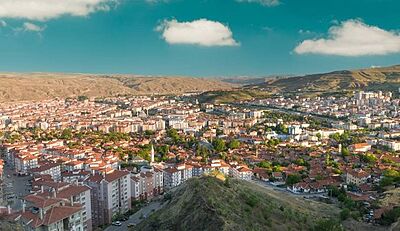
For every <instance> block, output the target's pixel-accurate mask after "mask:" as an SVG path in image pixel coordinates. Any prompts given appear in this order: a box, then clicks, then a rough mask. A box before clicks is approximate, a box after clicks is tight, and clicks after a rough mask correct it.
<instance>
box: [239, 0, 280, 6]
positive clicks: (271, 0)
mask: <svg viewBox="0 0 400 231" xmlns="http://www.w3.org/2000/svg"><path fill="white" fill-rule="evenodd" d="M236 1H237V2H248V3H258V4H261V5H263V6H270V7H271V6H277V5H279V4H281V2H280V0H236Z"/></svg>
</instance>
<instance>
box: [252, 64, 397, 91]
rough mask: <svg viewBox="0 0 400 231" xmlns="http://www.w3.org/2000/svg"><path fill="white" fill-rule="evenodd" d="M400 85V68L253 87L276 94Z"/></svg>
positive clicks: (324, 74)
mask: <svg viewBox="0 0 400 231" xmlns="http://www.w3.org/2000/svg"><path fill="white" fill-rule="evenodd" d="M399 84H400V66H399V65H398V66H392V67H384V68H369V69H360V70H353V71H347V70H345V71H335V72H330V73H323V74H313V75H306V76H299V77H290V78H280V79H274V80H269V81H266V83H263V84H259V85H253V86H251V87H256V88H263V89H268V90H270V91H274V92H293V91H303V92H307V91H311V92H312V91H320V92H324V91H337V90H352V89H373V90H379V89H380V90H394V87H396V86H397V87H398V86H399Z"/></svg>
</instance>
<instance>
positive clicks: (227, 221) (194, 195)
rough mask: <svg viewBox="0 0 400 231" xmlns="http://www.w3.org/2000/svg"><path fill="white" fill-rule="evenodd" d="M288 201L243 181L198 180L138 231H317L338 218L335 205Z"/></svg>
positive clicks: (177, 193) (282, 195)
mask: <svg viewBox="0 0 400 231" xmlns="http://www.w3.org/2000/svg"><path fill="white" fill-rule="evenodd" d="M287 197H288V195H285V193H282V192H276V191H274V190H271V191H268V190H266V189H265V188H263V187H260V186H258V185H256V184H254V183H249V182H244V181H240V180H232V179H231V180H229V181H221V180H219V179H217V178H214V177H202V178H193V179H190V180H189V181H187V183H185V184H184V185H182V186H180V187H179V188H178V189H177V190H176V191H174V192H173V193H171V200H170V201H169V202H165V203H168V204H166V205H165V206H164V207H163V208H162V209H161V210H159V211H157V212H155V213H154V214H153V215H151V216H150V217H149V218H147V219H146V220H145V221H144V222H142V223H141V224H140V225H139V226H138V227H137V230H149V231H150V230H152V231H155V230H171V231H172V230H191V231H196V230H199V231H200V230H201V231H205V230H314V228H315V227H316V226H317V225H318V224H319V223H320V222H321V221H326V219H330V218H333V217H335V218H337V217H338V216H337V215H338V209H337V208H335V207H334V206H332V205H328V204H323V203H319V202H315V201H311V200H306V199H303V198H302V197H299V198H294V197H291V198H287ZM330 221H332V220H330ZM333 224H335V223H333ZM335 227H336V228H334V229H330V230H342V228H341V227H340V224H339V223H337V224H336V226H335Z"/></svg>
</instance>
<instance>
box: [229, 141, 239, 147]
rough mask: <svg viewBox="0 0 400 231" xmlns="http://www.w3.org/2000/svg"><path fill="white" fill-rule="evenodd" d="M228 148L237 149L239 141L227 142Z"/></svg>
mask: <svg viewBox="0 0 400 231" xmlns="http://www.w3.org/2000/svg"><path fill="white" fill-rule="evenodd" d="M228 147H229V148H230V149H237V148H239V147H240V141H239V140H231V142H229V144H228Z"/></svg>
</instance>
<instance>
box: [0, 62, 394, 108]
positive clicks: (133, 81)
mask: <svg viewBox="0 0 400 231" xmlns="http://www.w3.org/2000/svg"><path fill="white" fill-rule="evenodd" d="M399 87H400V65H397V66H391V67H382V68H381V67H379V68H368V69H360V70H344V71H335V72H330V73H323V74H313V75H305V76H297V77H287V76H270V77H265V78H251V77H237V78H192V77H173V76H171V77H169V76H165V77H158V76H157V77H147V76H146V77H142V76H136V75H93V74H64V73H24V74H20V73H0V102H14V101H31V100H44V99H51V98H56V97H60V98H65V97H76V96H79V95H86V96H89V97H107V96H117V95H165V94H180V93H186V92H207V91H214V93H212V94H213V95H215V94H218V92H215V91H220V92H221V93H222V94H223V95H224V97H225V98H232V97H230V95H231V94H234V97H233V98H235V100H240V99H241V98H244V99H247V98H252V97H257V95H259V96H263V97H264V94H259V93H257V91H259V90H261V91H262V92H267V93H268V94H269V93H278V92H282V93H295V92H296V93H298V92H304V93H309V92H312V93H324V92H332V91H341V90H354V89H365V90H391V91H396V92H397V91H398V88H399ZM243 90H244V91H243ZM249 90H250V91H249ZM242 96H243V97H242ZM213 97H214V96H213ZM214 98H215V97H214ZM216 101H218V100H216Z"/></svg>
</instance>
